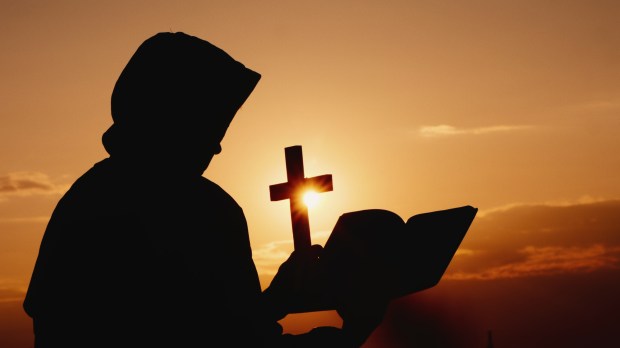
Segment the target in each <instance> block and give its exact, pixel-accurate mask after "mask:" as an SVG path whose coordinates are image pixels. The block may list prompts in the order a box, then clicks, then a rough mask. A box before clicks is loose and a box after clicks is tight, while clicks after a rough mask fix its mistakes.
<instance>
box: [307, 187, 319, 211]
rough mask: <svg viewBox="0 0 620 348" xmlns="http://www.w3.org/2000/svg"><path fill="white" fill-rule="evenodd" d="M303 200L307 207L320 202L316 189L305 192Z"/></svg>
mask: <svg viewBox="0 0 620 348" xmlns="http://www.w3.org/2000/svg"><path fill="white" fill-rule="evenodd" d="M303 200H304V204H305V205H306V207H308V208H312V207H314V206H315V205H317V203H318V202H319V194H318V193H317V192H316V191H313V190H308V191H306V192H304V196H303Z"/></svg>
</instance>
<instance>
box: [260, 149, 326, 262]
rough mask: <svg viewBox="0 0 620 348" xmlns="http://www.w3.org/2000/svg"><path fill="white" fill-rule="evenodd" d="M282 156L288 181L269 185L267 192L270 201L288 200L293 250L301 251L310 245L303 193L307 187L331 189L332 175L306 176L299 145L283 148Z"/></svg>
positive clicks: (306, 209)
mask: <svg viewBox="0 0 620 348" xmlns="http://www.w3.org/2000/svg"><path fill="white" fill-rule="evenodd" d="M284 156H285V160H286V177H287V179H288V182H285V183H281V184H275V185H271V186H269V192H270V196H271V200H272V201H279V200H283V199H289V200H290V206H291V223H292V226H293V242H294V245H295V250H298V251H303V250H307V249H308V248H310V246H311V245H312V243H311V239H310V221H309V219H308V208H307V207H306V205H305V204H304V202H303V193H304V191H305V190H307V189H313V190H314V191H316V192H327V191H332V190H333V182H332V176H331V174H327V175H321V176H316V177H313V178H306V177H305V176H304V160H303V154H302V151H301V146H300V145H295V146H290V147H287V148H285V149H284Z"/></svg>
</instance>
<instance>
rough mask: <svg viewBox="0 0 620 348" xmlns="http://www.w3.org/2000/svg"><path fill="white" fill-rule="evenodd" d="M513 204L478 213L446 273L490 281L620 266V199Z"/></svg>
mask: <svg viewBox="0 0 620 348" xmlns="http://www.w3.org/2000/svg"><path fill="white" fill-rule="evenodd" d="M580 201H582V202H591V203H574V204H568V203H566V202H562V203H561V204H560V205H549V204H538V205H509V206H505V207H502V208H501V209H494V210H490V211H487V213H486V214H483V215H481V216H477V217H476V219H475V220H474V222H473V223H472V226H471V228H470V230H469V231H468V234H467V236H466V237H465V239H464V240H463V243H462V245H461V248H459V251H458V252H457V253H456V255H455V257H454V259H453V261H452V263H451V264H450V267H449V269H448V271H447V272H446V274H445V276H444V278H445V279H452V280H490V279H507V278H520V277H534V276H547V275H558V274H577V273H579V274H585V273H590V272H595V271H602V270H610V269H611V270H617V269H620V233H618V232H619V228H620V200H607V201H599V200H595V199H583V200H580Z"/></svg>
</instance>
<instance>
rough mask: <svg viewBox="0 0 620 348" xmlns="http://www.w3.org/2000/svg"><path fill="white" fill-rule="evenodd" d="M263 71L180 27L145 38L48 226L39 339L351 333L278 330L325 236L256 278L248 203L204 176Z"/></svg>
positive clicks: (162, 342) (33, 289)
mask: <svg viewBox="0 0 620 348" xmlns="http://www.w3.org/2000/svg"><path fill="white" fill-rule="evenodd" d="M259 79H260V75H259V74H258V73H256V72H254V71H252V70H250V69H248V68H246V67H245V66H244V65H243V64H241V63H240V62H238V61H236V60H235V59H233V58H232V57H231V56H229V55H228V54H227V53H226V52H224V51H222V50H221V49H219V48H217V47H216V46H214V45H212V44H210V43H209V42H207V41H204V40H202V39H199V38H196V37H193V36H190V35H187V34H184V33H180V32H179V33H159V34H156V35H154V36H153V37H151V38H149V39H147V40H146V41H144V43H143V44H142V45H140V47H139V48H138V49H137V51H136V52H135V53H134V55H133V56H132V57H131V59H130V60H129V62H128V64H127V66H126V67H125V69H124V70H123V71H122V73H121V74H120V77H119V79H118V81H117V83H116V85H115V87H114V91H113V93H112V103H111V104H112V118H113V120H114V123H113V125H112V126H111V127H110V128H109V129H108V130H107V131H106V132H105V133H104V135H103V144H104V147H105V149H106V151H107V152H108V153H109V154H110V156H109V157H108V158H105V159H103V160H102V161H100V162H98V163H96V164H95V165H94V166H93V167H92V168H90V169H89V170H88V171H87V172H86V173H84V174H83V175H82V176H81V177H80V178H78V179H77V180H76V181H75V183H74V184H73V185H72V186H71V188H70V189H69V190H68V191H67V192H66V194H65V195H64V196H63V197H62V198H61V199H60V201H59V202H58V205H57V206H56V208H55V209H54V212H53V214H52V216H51V219H50V221H49V223H48V225H47V228H46V230H45V234H44V236H43V240H42V242H41V245H40V249H39V255H38V258H37V261H36V264H35V268H34V271H33V274H32V278H31V281H30V285H29V288H28V292H27V294H26V299H25V301H24V309H25V311H26V313H27V314H28V315H29V316H30V317H32V318H33V324H34V333H35V347H36V348H42V347H54V348H56V347H189V346H192V347H193V346H201V347H202V346H212V345H215V343H217V346H227V347H248V346H252V347H315V346H322V347H326V346H331V347H345V346H349V345H350V344H349V343H347V344H345V343H344V341H343V340H344V339H345V338H344V337H345V336H347V334H342V333H343V332H345V330H339V329H337V328H317V329H314V330H311V331H310V332H308V333H305V334H301V335H290V334H282V327H281V326H280V325H279V324H278V320H280V319H282V318H283V317H284V316H285V315H286V314H288V313H287V312H286V308H287V303H289V302H287V301H290V296H291V294H296V293H299V287H300V285H299V284H303V282H300V281H299V280H300V278H299V276H300V274H304V272H300V270H304V269H308V267H309V265H310V266H311V265H313V264H315V263H316V262H317V259H318V253H319V252H320V248H316V247H320V246H318V245H317V246H314V247H315V248H313V250H314V251H313V252H311V253H304V254H303V255H299V254H297V255H296V253H295V252H293V253H292V254H291V256H290V257H289V259H288V260H287V261H286V262H285V263H284V264H283V265H282V266H281V267H280V270H279V271H278V274H277V275H276V278H274V281H273V282H272V283H271V285H270V286H269V287H268V288H267V289H266V290H265V291H264V292H262V291H261V286H260V283H259V278H258V274H257V271H256V267H255V265H254V262H253V260H252V251H251V248H250V240H249V236H248V228H247V223H246V219H245V216H244V213H243V210H242V209H241V207H239V205H238V204H237V203H236V202H235V200H234V199H233V198H232V197H231V196H230V195H229V194H228V193H226V192H225V191H224V190H223V189H222V188H220V187H219V186H218V185H217V184H215V183H213V182H211V181H210V180H208V179H206V178H205V177H203V176H202V174H203V172H204V171H205V169H206V168H207V166H208V165H209V163H210V161H211V159H212V158H213V156H214V155H215V154H218V153H219V152H220V151H221V147H220V142H221V141H222V139H223V137H224V134H225V133H226V131H227V129H228V127H229V125H230V123H231V121H232V119H233V118H234V116H235V114H236V113H237V111H238V110H239V108H240V107H241V106H242V105H243V104H244V102H245V101H246V99H247V98H248V97H249V95H250V94H251V92H252V91H253V89H254V87H255V86H256V84H257V83H258V81H259ZM296 287H297V288H296ZM350 317H351V318H358V317H360V316H358V315H351V316H350ZM355 326H357V325H353V326H352V327H355ZM351 332H354V330H352V331H351ZM366 335H367V332H366V333H363V334H362V335H361V336H360V337H366ZM353 336H354V335H351V337H352V338H353V339H350V338H347V339H346V340H347V342H352V341H353V340H355V339H356V337H353ZM358 342H359V340H358Z"/></svg>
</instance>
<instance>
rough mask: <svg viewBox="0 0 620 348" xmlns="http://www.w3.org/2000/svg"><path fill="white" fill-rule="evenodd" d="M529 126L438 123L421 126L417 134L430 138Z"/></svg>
mask: <svg viewBox="0 0 620 348" xmlns="http://www.w3.org/2000/svg"><path fill="white" fill-rule="evenodd" d="M529 128H532V126H523V125H522V126H510V125H499V126H489V127H478V128H456V127H454V126H450V125H447V124H440V125H436V126H422V127H420V129H419V130H418V134H419V135H421V136H423V137H426V138H431V137H439V136H449V135H481V134H488V133H498V132H512V131H519V130H524V129H529Z"/></svg>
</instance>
